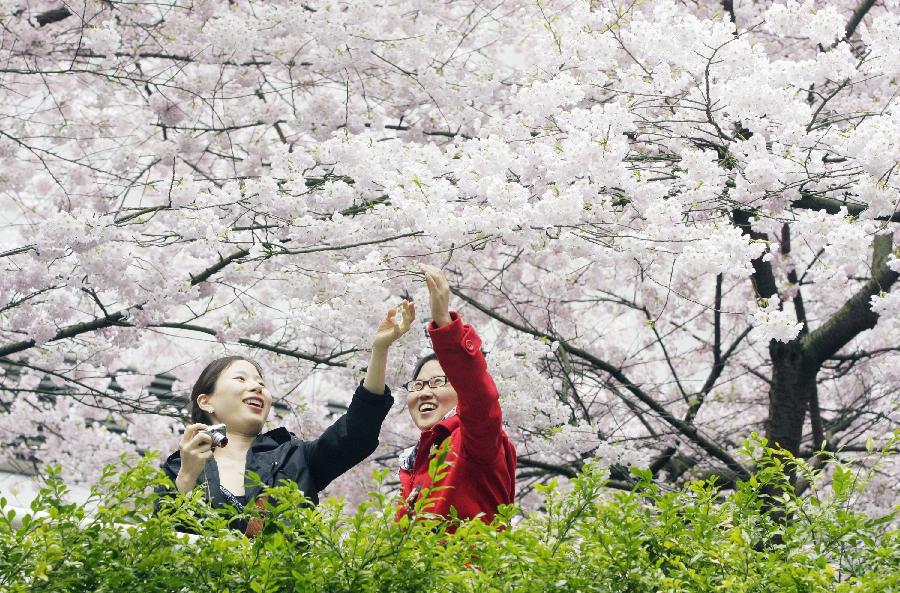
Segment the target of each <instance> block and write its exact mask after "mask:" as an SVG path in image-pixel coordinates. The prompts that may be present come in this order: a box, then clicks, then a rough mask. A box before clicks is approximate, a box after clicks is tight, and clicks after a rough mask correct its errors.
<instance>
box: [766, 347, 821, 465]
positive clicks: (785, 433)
mask: <svg viewBox="0 0 900 593" xmlns="http://www.w3.org/2000/svg"><path fill="white" fill-rule="evenodd" d="M769 355H770V357H771V360H772V384H771V386H770V388H769V417H768V419H767V420H766V438H767V439H768V440H769V443H770V444H771V445H773V446H774V445H777V446H779V447H782V448H784V449H787V450H788V451H790V452H791V453H792V454H794V455H798V454H799V452H800V439H801V438H802V436H803V425H804V422H805V420H806V410H807V409H808V407H809V402H810V401H812V400H813V396H814V394H815V390H816V372H817V370H818V367H817V365H815V364H814V363H813V362H812V361H810V360H809V357H808V356H807V355H806V353H805V352H804V348H803V345H802V343H801V342H800V340H793V341H791V342H788V343H787V344H784V343H781V342H775V341H773V342H772V343H771V344H770V345H769Z"/></svg>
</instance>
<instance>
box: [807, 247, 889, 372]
mask: <svg viewBox="0 0 900 593" xmlns="http://www.w3.org/2000/svg"><path fill="white" fill-rule="evenodd" d="M892 244H893V240H892V238H891V236H890V235H878V236H876V237H875V239H874V241H873V242H872V278H871V279H870V280H869V281H868V282H866V283H865V285H864V286H863V287H862V289H861V290H860V291H859V292H857V293H856V294H855V295H853V296H852V297H850V299H849V300H848V301H847V302H846V303H844V306H843V307H841V308H840V309H838V311H837V312H836V313H835V314H834V315H832V316H831V318H829V319H828V320H827V321H826V322H825V323H824V324H823V325H822V326H821V327H820V328H818V329H817V330H815V331H813V332H811V333H810V334H809V335H807V336H806V337H804V338H803V349H804V350H805V351H806V352H807V354H808V355H809V356H810V358H811V359H812V360H813V361H814V362H815V363H816V364H818V365H822V364H823V363H824V362H825V361H826V360H828V359H829V358H830V357H832V356H834V355H835V354H837V352H838V351H839V350H840V349H841V348H843V347H844V346H846V345H847V343H849V342H850V340H852V339H853V338H855V337H856V336H857V335H859V333H860V332H862V331H865V330H867V329H871V328H873V327H875V324H876V323H877V322H878V314H877V313H875V312H874V311H872V306H871V304H870V301H871V300H872V297H873V296H875V295H877V294H879V293H881V292H887V291H889V290H890V289H891V286H893V284H894V282H896V281H897V278H898V276H900V274H898V273H897V272H894V271H893V270H891V269H890V268H888V267H887V258H888V255H890V253H891V248H892Z"/></svg>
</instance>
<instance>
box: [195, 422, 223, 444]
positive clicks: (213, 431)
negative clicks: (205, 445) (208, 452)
mask: <svg viewBox="0 0 900 593" xmlns="http://www.w3.org/2000/svg"><path fill="white" fill-rule="evenodd" d="M200 432H203V433H205V434H208V435H209V436H210V437H211V438H212V448H213V449H215V448H216V447H224V446H225V445H227V444H228V436H226V434H225V425H224V424H213V425H212V426H210V427H209V428H207V429H205V430H202V431H200Z"/></svg>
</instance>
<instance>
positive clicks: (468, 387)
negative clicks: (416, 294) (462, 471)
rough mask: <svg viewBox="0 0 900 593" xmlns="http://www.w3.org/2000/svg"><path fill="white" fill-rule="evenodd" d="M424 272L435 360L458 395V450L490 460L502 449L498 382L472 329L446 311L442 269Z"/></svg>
mask: <svg viewBox="0 0 900 593" xmlns="http://www.w3.org/2000/svg"><path fill="white" fill-rule="evenodd" d="M422 271H423V272H424V273H425V283H426V285H427V286H428V293H429V297H430V300H431V314H432V318H433V321H432V323H431V325H429V328H428V332H429V335H430V336H431V342H432V345H433V346H434V352H435V354H437V358H438V362H440V363H441V368H442V369H444V373H445V374H446V375H447V378H448V379H449V381H450V384H451V385H452V386H453V388H454V389H455V390H456V393H457V396H458V400H457V404H456V413H457V415H458V416H459V419H460V426H461V428H460V430H461V431H462V435H461V436H462V448H463V451H462V453H463V455H464V456H465V457H468V458H469V459H472V460H475V461H478V462H480V463H493V462H494V461H495V460H496V457H497V455H499V454H500V452H501V444H500V443H501V439H502V434H503V414H502V412H501V410H500V401H499V394H498V393H497V386H496V385H495V384H494V380H493V379H492V378H491V376H490V375H489V374H488V372H487V362H486V361H485V359H484V355H483V354H482V353H481V338H480V337H478V334H477V333H476V332H475V328H473V327H472V326H471V325H469V324H464V323H463V322H462V319H461V318H460V317H459V315H458V314H457V313H455V312H451V311H450V308H449V307H450V286H449V284H447V280H446V278H444V275H443V274H442V273H441V271H440V270H439V269H438V268H435V267H434V266H426V265H423V266H422Z"/></svg>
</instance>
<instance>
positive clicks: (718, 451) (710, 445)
mask: <svg viewBox="0 0 900 593" xmlns="http://www.w3.org/2000/svg"><path fill="white" fill-rule="evenodd" d="M450 290H451V291H452V292H453V294H455V295H456V296H458V297H459V298H461V299H462V300H464V301H466V302H467V303H469V304H470V305H472V306H473V307H475V308H476V309H478V310H479V311H481V312H482V313H484V314H485V315H487V316H489V317H491V318H492V319H496V320H497V321H499V322H501V323H503V324H504V325H507V326H509V327H511V328H513V329H515V330H517V331H520V332H522V333H525V334H528V335H531V336H535V337H537V338H544V339H547V340H551V341H558V342H560V344H563V345H564V346H565V347H566V350H567V351H568V352H569V353H570V354H572V355H575V356H577V357H579V358H581V359H582V360H585V361H587V362H589V363H590V364H591V365H592V366H593V367H594V368H596V369H599V370H601V371H603V372H605V373H608V374H609V375H611V376H612V377H613V378H614V379H615V380H616V381H618V382H619V383H620V384H621V385H622V386H623V387H625V389H627V390H628V391H629V392H631V394H632V395H633V396H634V397H635V398H637V399H638V400H640V401H641V402H642V403H643V404H644V405H646V406H647V407H648V408H650V409H651V410H653V411H654V412H656V414H657V415H659V416H660V417H661V418H662V419H663V420H665V421H666V422H667V423H668V424H669V425H670V426H672V427H673V428H675V429H676V430H678V431H679V432H680V433H681V434H683V435H684V436H686V437H688V438H689V439H691V440H692V441H694V442H695V443H696V444H697V445H698V446H699V447H700V448H701V449H703V450H704V451H706V452H707V453H709V454H710V455H712V456H713V457H715V458H716V459H718V460H720V461H722V462H723V463H725V465H726V466H728V468H729V469H731V470H732V471H734V472H735V473H736V474H738V475H739V476H741V477H742V478H748V477H749V476H750V473H749V472H748V471H747V469H746V468H744V467H743V466H742V465H741V464H740V463H738V461H737V460H735V459H734V458H733V457H732V456H731V455H729V454H728V453H727V452H726V451H725V450H724V449H722V448H721V447H719V446H718V445H717V444H716V443H714V442H713V441H711V440H710V439H708V438H706V437H705V436H703V435H702V434H700V431H698V430H697V427H696V426H693V425H692V424H689V423H687V422H684V421H683V420H681V419H679V418H677V417H675V416H673V415H672V413H671V412H669V411H668V410H667V409H666V408H665V407H663V406H662V405H661V404H660V403H659V402H657V401H656V400H654V399H653V398H652V397H651V396H650V394H648V393H646V392H645V391H644V390H642V389H641V388H640V386H639V385H637V384H635V383H632V382H631V380H630V379H628V377H627V376H625V373H623V372H622V370H621V369H619V368H617V367H615V366H613V365H611V364H610V363H608V362H606V361H605V360H601V359H600V358H597V357H596V356H594V355H593V354H591V353H589V352H587V351H585V350H582V349H581V348H577V347H575V346H572V345H571V344H569V343H567V342H566V341H565V340H563V339H562V338H560V337H559V336H551V335H549V334H545V333H542V332H539V331H536V330H533V329H531V328H528V327H525V326H524V325H521V324H519V323H516V322H515V321H512V320H511V319H507V318H505V317H503V316H502V315H500V314H498V313H497V312H495V311H493V310H492V309H490V308H488V307H485V306H484V305H482V304H481V303H479V302H478V301H476V300H474V299H472V298H471V297H469V296H467V295H465V294H464V293H462V292H460V291H459V290H458V289H456V288H451V289H450Z"/></svg>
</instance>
